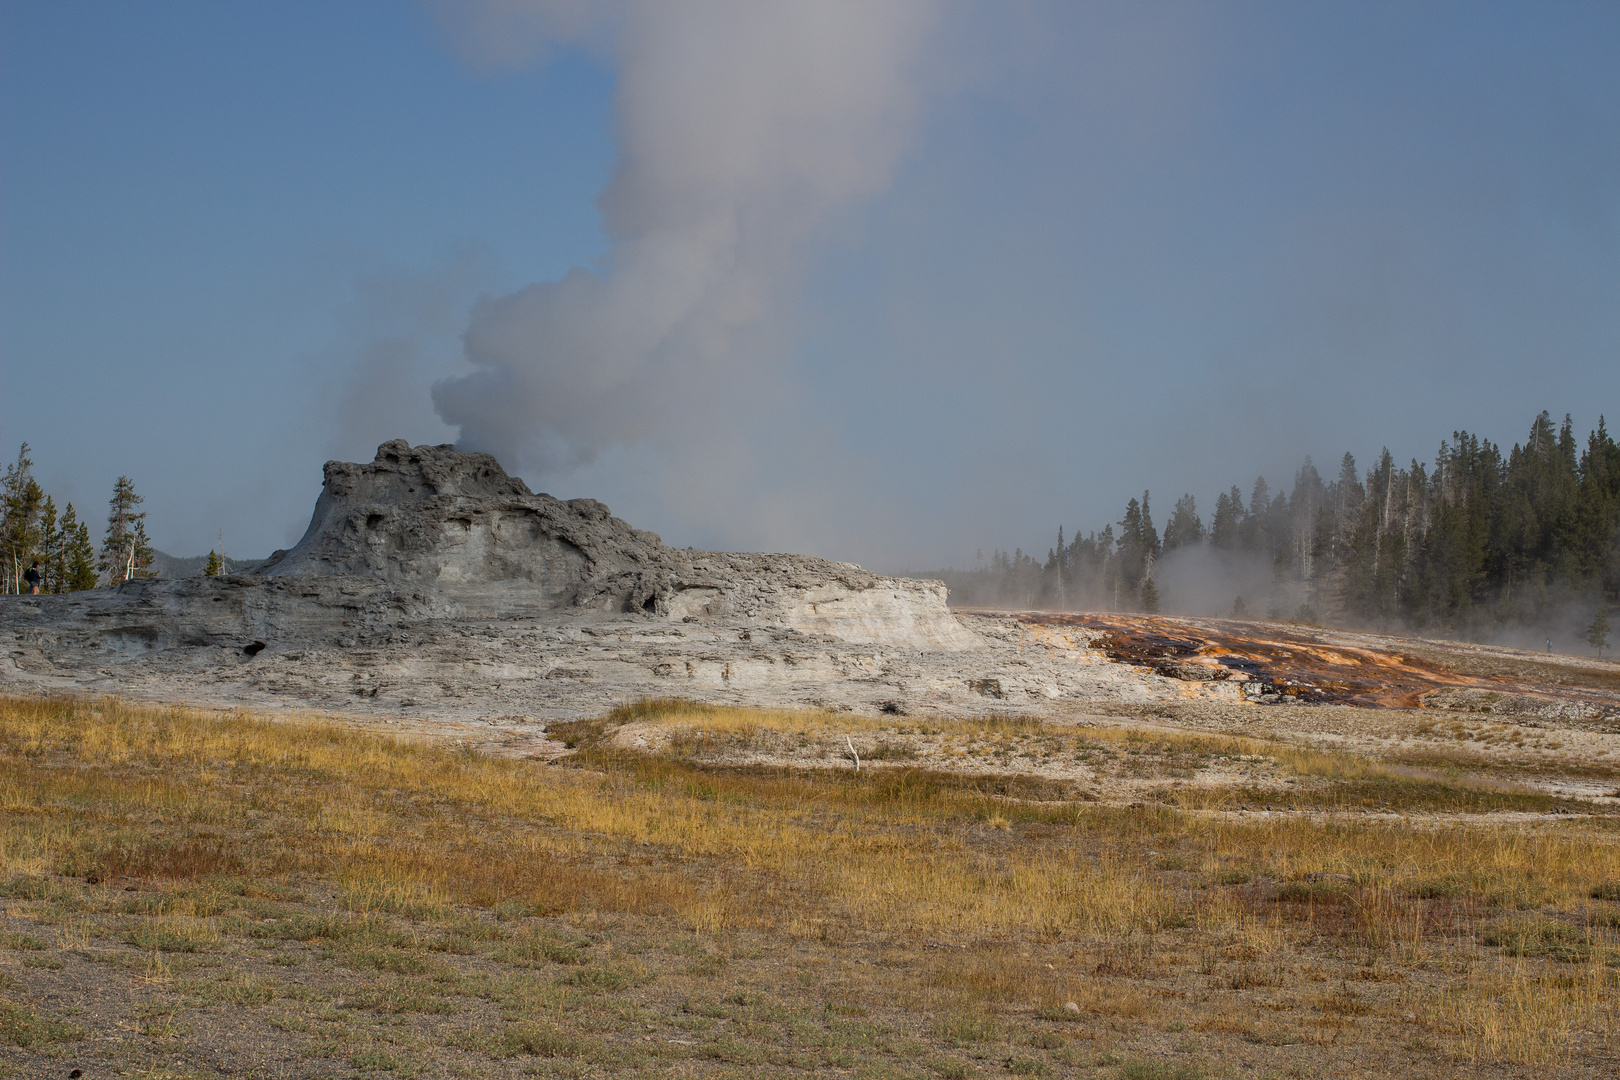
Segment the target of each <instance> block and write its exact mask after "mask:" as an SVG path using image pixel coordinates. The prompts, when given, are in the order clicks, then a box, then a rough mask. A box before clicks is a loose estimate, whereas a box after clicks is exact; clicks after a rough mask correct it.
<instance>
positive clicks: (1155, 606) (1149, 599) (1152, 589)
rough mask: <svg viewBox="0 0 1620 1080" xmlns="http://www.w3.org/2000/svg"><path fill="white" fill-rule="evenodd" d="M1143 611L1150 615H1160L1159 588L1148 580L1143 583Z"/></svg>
mask: <svg viewBox="0 0 1620 1080" xmlns="http://www.w3.org/2000/svg"><path fill="white" fill-rule="evenodd" d="M1142 610H1143V611H1145V612H1147V613H1148V614H1149V615H1157V614H1158V613H1159V587H1158V586H1157V585H1155V584H1153V579H1152V578H1148V579H1146V580H1145V581H1143V582H1142Z"/></svg>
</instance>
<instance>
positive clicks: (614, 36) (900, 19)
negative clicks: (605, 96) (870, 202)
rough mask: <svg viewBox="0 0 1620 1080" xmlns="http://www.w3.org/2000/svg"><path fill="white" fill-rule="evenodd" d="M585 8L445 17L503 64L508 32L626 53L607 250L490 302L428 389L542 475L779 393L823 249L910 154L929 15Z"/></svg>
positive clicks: (476, 9)
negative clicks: (796, 313) (454, 369)
mask: <svg viewBox="0 0 1620 1080" xmlns="http://www.w3.org/2000/svg"><path fill="white" fill-rule="evenodd" d="M583 11H584V9H583V8H582V7H581V6H580V5H577V4H571V3H563V4H543V3H521V2H517V0H485V2H483V3H477V4H473V5H470V6H461V7H455V8H452V9H448V10H447V11H446V14H447V16H448V19H449V22H450V24H451V25H452V28H453V29H455V30H456V31H457V33H458V36H459V37H460V39H461V40H462V41H463V42H465V43H467V44H468V45H469V47H471V48H473V49H479V48H481V47H482V48H485V49H486V52H485V59H486V60H488V61H489V62H495V63H501V62H508V63H509V62H511V61H512V60H513V59H514V57H513V56H512V55H511V53H510V49H511V42H512V41H513V40H523V41H526V42H527V43H528V46H529V47H531V48H543V47H545V46H546V45H549V44H554V43H557V42H560V41H564V40H576V41H577V40H585V39H589V38H590V37H591V36H592V35H596V36H597V37H598V38H601V37H605V38H606V39H607V40H609V41H611V43H612V45H611V47H612V49H613V51H614V53H615V55H616V59H617V64H618V71H619V86H618V97H617V116H618V130H619V144H620V160H619V162H618V164H617V167H616V170H615V173H614V175H613V178H612V180H611V182H610V183H609V184H608V186H607V188H606V189H605V190H604V191H603V192H602V195H601V198H600V201H599V207H600V209H601V211H602V213H603V215H604V218H605V222H606V227H607V231H608V235H609V237H610V239H611V242H612V250H611V252H610V254H609V255H608V256H607V257H606V258H605V259H604V260H603V261H602V263H601V264H600V265H598V266H594V267H578V268H575V269H573V270H571V271H569V272H568V273H567V274H566V275H564V276H563V278H562V279H561V280H559V281H553V282H545V283H541V284H535V285H530V286H528V287H526V288H524V289H521V290H519V291H517V292H515V293H512V294H511V295H508V296H503V297H500V298H497V299H489V300H485V301H482V302H481V303H479V304H478V305H477V306H476V308H475V309H474V312H473V315H472V319H471V324H470V326H469V327H468V330H467V333H466V337H465V346H466V355H467V359H468V360H469V361H470V362H471V364H472V365H473V367H474V368H475V370H474V371H472V372H471V373H470V374H467V375H465V376H463V377H460V378H453V379H447V380H444V381H441V382H439V383H437V384H436V385H435V386H434V388H433V401H434V405H435V407H436V409H437V411H438V413H439V416H440V417H441V418H442V419H443V420H444V421H445V422H446V423H448V424H452V425H456V426H458V427H459V429H460V440H459V441H460V443H461V444H462V445H463V446H464V447H466V448H469V449H477V450H485V451H489V452H492V453H495V454H497V455H499V456H503V457H504V458H505V459H506V460H509V461H519V460H521V461H527V462H529V463H532V464H533V465H536V466H538V467H539V468H540V469H541V470H543V471H556V470H558V469H563V468H568V467H572V466H577V465H581V464H583V463H585V462H588V461H590V460H592V459H593V458H594V457H596V456H597V455H598V454H600V453H602V452H604V451H606V450H608V449H610V448H612V447H615V446H623V445H629V444H633V443H635V442H637V441H640V440H643V439H646V438H649V437H653V438H659V437H663V436H666V435H668V434H669V433H670V429H671V427H672V424H673V421H672V420H671V419H670V418H671V417H679V418H680V422H681V423H682V424H683V425H685V426H686V427H688V428H692V427H694V426H697V427H703V426H708V425H718V426H721V427H724V426H725V417H726V416H727V415H728V412H729V409H728V408H727V407H726V404H725V403H727V402H731V403H735V396H736V395H737V394H738V393H742V394H744V395H762V394H766V393H769V389H770V386H771V382H772V372H773V369H774V368H775V366H776V364H777V363H778V362H779V360H780V357H781V355H782V352H783V346H784V344H785V342H786V339H787V337H788V336H789V325H790V323H791V319H792V309H793V306H794V305H793V301H794V299H795V297H796V295H797V291H798V289H797V286H798V284H799V281H800V278H801V277H802V274H803V271H804V269H805V267H806V264H807V261H808V258H809V256H810V255H811V253H812V252H813V250H814V247H815V244H816V241H817V239H818V238H819V237H821V236H823V235H824V234H825V233H826V232H827V229H828V226H829V225H830V224H832V223H833V222H834V221H836V219H837V218H838V216H839V215H840V214H842V213H844V212H847V211H848V210H849V209H851V208H852V207H853V206H855V205H857V204H858V203H859V202H860V201H861V200H863V199H865V198H868V197H870V196H872V195H874V194H876V193H878V192H880V191H881V190H883V189H884V188H885V187H886V186H887V185H888V184H889V182H890V179H891V177H892V175H893V173H894V170H895V167H896V164H897V163H898V161H899V159H900V157H901V155H902V153H903V152H904V150H905V148H906V145H907V142H908V136H909V133H910V132H911V130H912V127H913V118H914V115H915V112H916V106H917V101H916V97H917V95H916V93H915V92H914V88H913V85H912V80H911V78H910V75H909V70H910V66H911V62H912V60H913V58H914V56H915V54H916V51H917V49H918V46H919V45H920V44H921V39H922V38H923V36H924V35H925V33H926V32H927V30H928V27H929V25H930V24H931V22H932V18H931V16H932V11H931V6H930V3H929V2H928V0H887V2H883V3H872V2H869V0H816V2H815V3H777V2H768V0H743V2H733V0H710V2H698V3H680V4H672V3H667V2H662V0H647V2H634V0H633V2H629V3H626V4H624V5H623V6H620V7H617V8H614V9H612V10H611V12H610V13H609V14H608V15H605V16H602V15H600V14H598V15H597V16H596V17H595V18H594V21H593V18H592V17H591V16H589V15H586V14H582V12H583ZM503 27H504V28H508V29H511V30H512V33H509V34H505V33H502V28H503ZM519 31H521V33H519ZM524 34H527V35H528V36H527V37H526V38H525V37H524V36H523V35H524ZM481 43H482V44H481ZM714 440H715V441H718V442H721V443H724V442H726V441H727V440H726V436H725V433H724V432H723V431H717V432H715V433H714ZM679 443H680V440H679V439H676V440H675V444H677V445H679ZM692 445H695V443H694V444H692Z"/></svg>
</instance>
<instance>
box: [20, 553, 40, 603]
mask: <svg viewBox="0 0 1620 1080" xmlns="http://www.w3.org/2000/svg"><path fill="white" fill-rule="evenodd" d="M23 580H24V581H26V582H27V583H28V595H29V596H38V595H39V580H40V579H39V560H38V559H35V560H34V561H33V562H32V563H29V564H28V569H27V570H24V571H23Z"/></svg>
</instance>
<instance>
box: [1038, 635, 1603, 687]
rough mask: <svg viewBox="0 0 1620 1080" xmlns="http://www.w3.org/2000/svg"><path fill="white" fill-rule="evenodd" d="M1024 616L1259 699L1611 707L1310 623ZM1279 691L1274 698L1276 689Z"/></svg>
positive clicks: (1131, 660)
mask: <svg viewBox="0 0 1620 1080" xmlns="http://www.w3.org/2000/svg"><path fill="white" fill-rule="evenodd" d="M1017 618H1019V619H1021V620H1023V621H1025V622H1028V623H1033V624H1036V625H1040V626H1076V627H1083V628H1085V629H1087V630H1094V631H1101V632H1102V638H1101V640H1100V641H1097V642H1096V647H1097V648H1099V649H1101V650H1102V651H1103V652H1104V653H1106V654H1107V655H1108V657H1109V659H1111V660H1114V661H1117V662H1119V663H1124V664H1135V665H1138V666H1141V667H1147V668H1152V669H1153V670H1155V671H1157V672H1159V673H1160V674H1162V675H1168V676H1170V677H1171V678H1176V679H1190V680H1205V679H1209V680H1228V679H1236V680H1240V681H1242V682H1244V683H1245V684H1247V685H1245V688H1244V689H1245V694H1246V695H1247V696H1249V697H1251V698H1254V699H1256V700H1268V701H1275V700H1280V699H1282V698H1284V697H1288V698H1294V699H1296V700H1299V701H1306V702H1334V703H1340V704H1347V705H1363V706H1369V707H1372V708H1385V709H1410V708H1417V707H1418V706H1420V705H1421V704H1422V701H1421V699H1422V697H1423V695H1424V694H1427V693H1429V692H1430V691H1433V690H1439V689H1443V688H1447V687H1451V688H1462V689H1471V690H1486V691H1494V692H1496V693H1508V694H1527V695H1530V696H1533V697H1543V698H1549V699H1554V698H1556V699H1561V700H1565V701H1567V700H1569V699H1571V698H1578V699H1581V700H1592V701H1593V703H1594V704H1599V705H1601V706H1605V707H1608V708H1613V707H1614V706H1615V704H1616V702H1615V700H1614V696H1613V695H1609V694H1602V693H1591V692H1582V691H1578V690H1571V689H1570V688H1568V687H1560V686H1553V685H1551V684H1547V683H1538V682H1532V681H1528V680H1524V679H1512V678H1504V677H1499V676H1489V675H1463V674H1459V673H1458V672H1455V671H1450V670H1448V669H1446V668H1445V667H1443V666H1441V665H1438V664H1434V663H1430V662H1429V661H1426V660H1421V659H1419V658H1417V657H1414V656H1406V655H1403V654H1401V653H1399V652H1386V651H1383V650H1379V649H1370V648H1356V647H1353V646H1347V645H1330V644H1325V643H1323V642H1322V641H1319V640H1317V639H1315V638H1314V637H1312V636H1311V634H1310V632H1309V631H1308V630H1304V629H1303V628H1302V629H1301V630H1299V631H1294V630H1288V629H1284V628H1282V627H1279V626H1276V625H1260V624H1257V623H1246V622H1238V621H1235V620H1226V619H1221V620H1203V619H1199V620H1196V621H1195V620H1188V619H1175V618H1166V617H1163V616H1156V615H1115V614H1092V613H1063V612H1045V611H1028V612H1019V613H1018V614H1017ZM1273 695H1274V696H1273Z"/></svg>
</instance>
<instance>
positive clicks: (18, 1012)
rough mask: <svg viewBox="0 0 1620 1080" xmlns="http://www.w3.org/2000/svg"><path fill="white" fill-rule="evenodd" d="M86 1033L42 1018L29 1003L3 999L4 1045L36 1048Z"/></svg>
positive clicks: (0, 1025)
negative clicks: (21, 1003) (24, 1003)
mask: <svg viewBox="0 0 1620 1080" xmlns="http://www.w3.org/2000/svg"><path fill="white" fill-rule="evenodd" d="M84 1035H85V1033H84V1032H83V1031H81V1030H80V1029H79V1028H76V1027H74V1026H73V1025H72V1024H64V1023H62V1022H61V1021H60V1020H51V1019H48V1018H46V1017H42V1016H40V1015H39V1013H37V1012H35V1011H34V1010H33V1009H31V1008H29V1007H28V1006H26V1005H20V1004H17V1003H15V1002H11V1001H6V1000H5V999H3V998H0V1046H16V1047H21V1048H22V1049H24V1050H34V1049H39V1048H41V1047H45V1046H50V1045H52V1044H53V1043H59V1042H71V1041H73V1040H77V1039H82V1038H84Z"/></svg>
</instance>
